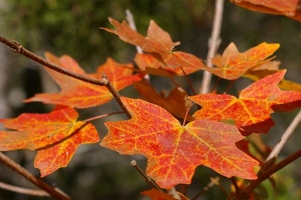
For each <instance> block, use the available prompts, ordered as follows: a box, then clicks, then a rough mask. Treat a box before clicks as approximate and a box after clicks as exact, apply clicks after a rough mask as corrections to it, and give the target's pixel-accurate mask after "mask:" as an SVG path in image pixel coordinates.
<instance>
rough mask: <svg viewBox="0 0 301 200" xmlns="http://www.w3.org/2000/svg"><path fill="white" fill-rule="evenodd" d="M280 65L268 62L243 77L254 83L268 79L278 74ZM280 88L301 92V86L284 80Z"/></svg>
mask: <svg viewBox="0 0 301 200" xmlns="http://www.w3.org/2000/svg"><path fill="white" fill-rule="evenodd" d="M279 65H280V61H271V62H267V63H265V64H263V65H260V66H258V67H255V68H253V69H252V70H249V71H247V72H246V73H245V74H244V75H243V77H245V78H248V79H251V80H253V81H257V80H260V79H262V78H264V77H266V76H267V75H271V74H274V73H276V72H278V71H279ZM278 86H279V88H281V89H283V90H294V91H301V84H298V83H295V82H293V81H289V80H286V79H284V78H283V79H282V80H281V81H280V83H279V85H278Z"/></svg>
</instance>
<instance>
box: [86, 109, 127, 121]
mask: <svg viewBox="0 0 301 200" xmlns="http://www.w3.org/2000/svg"><path fill="white" fill-rule="evenodd" d="M122 113H124V112H123V111H119V112H111V113H106V114H103V115H98V116H95V117H90V118H88V119H85V120H82V121H83V122H90V121H93V120H96V119H100V118H104V117H108V116H110V115H115V114H122Z"/></svg>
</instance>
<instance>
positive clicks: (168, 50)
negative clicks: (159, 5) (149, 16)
mask: <svg viewBox="0 0 301 200" xmlns="http://www.w3.org/2000/svg"><path fill="white" fill-rule="evenodd" d="M109 21H110V23H111V24H112V25H113V26H114V27H115V30H111V29H108V28H102V29H104V30H106V31H108V32H110V33H114V34H116V35H118V36H119V38H120V39H121V40H123V41H125V42H127V43H129V44H132V45H135V46H140V47H141V48H142V49H143V50H144V51H145V52H147V53H151V54H152V55H153V56H154V57H156V58H157V59H158V60H160V61H162V62H164V63H165V65H166V66H165V65H164V66H162V68H164V69H168V70H169V71H173V72H175V73H176V74H178V75H184V73H183V71H182V69H183V70H184V71H185V73H186V74H190V73H192V72H195V71H198V70H203V69H204V64H203V63H202V61H201V59H199V58H197V57H195V56H194V55H192V54H189V53H185V52H181V51H172V50H173V48H174V47H175V46H176V45H179V44H180V43H179V42H173V41H172V40H171V38H170V35H169V34H168V33H167V32H166V31H164V30H162V29H161V28H160V27H159V26H158V25H157V24H156V23H155V22H154V21H152V20H151V21H150V25H149V27H148V31H147V37H143V36H142V35H140V34H139V33H137V32H136V31H134V30H133V29H131V27H130V26H129V25H128V24H127V23H126V22H125V21H123V22H122V23H119V22H118V21H116V20H114V19H112V18H109ZM181 68H182V69H181Z"/></svg>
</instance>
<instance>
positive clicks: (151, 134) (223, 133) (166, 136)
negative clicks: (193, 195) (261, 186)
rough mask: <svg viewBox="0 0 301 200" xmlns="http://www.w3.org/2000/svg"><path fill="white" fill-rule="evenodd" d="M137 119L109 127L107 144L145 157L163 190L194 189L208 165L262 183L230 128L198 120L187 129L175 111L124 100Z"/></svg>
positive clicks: (151, 173) (238, 135)
mask: <svg viewBox="0 0 301 200" xmlns="http://www.w3.org/2000/svg"><path fill="white" fill-rule="evenodd" d="M122 101H123V103H124V104H125V106H126V107H127V108H128V109H129V111H130V112H131V114H132V116H133V117H132V119H130V120H124V121H119V122H106V123H105V125H106V127H107V128H108V130H109V132H108V134H107V136H106V137H105V138H104V139H103V140H102V141H101V145H102V146H104V147H107V148H110V149H113V150H116V151H118V152H119V153H121V154H128V155H131V154H143V155H145V156H146V157H147V158H148V164H147V169H146V173H147V175H148V176H150V177H151V178H153V179H154V180H155V181H156V182H157V183H158V185H159V186H160V187H162V188H171V187H173V186H175V185H177V184H180V183H184V184H189V183H190V181H191V178H192V176H193V174H194V171H195V168H196V167H197V166H199V165H205V166H207V167H210V168H212V169H213V170H215V171H217V172H218V173H220V174H222V175H224V176H226V177H232V176H239V177H242V178H245V179H256V174H255V173H254V171H253V167H254V166H255V165H257V164H258V162H257V161H256V160H254V159H252V158H251V157H249V156H248V155H246V154H245V153H243V152H242V151H240V150H239V149H238V148H237V147H236V146H235V143H236V142H238V141H240V140H241V139H243V138H244V137H243V136H242V135H241V134H240V132H239V131H238V129H237V128H236V127H235V126H233V125H229V124H225V123H220V122H215V121H210V120H203V119H201V120H196V121H192V122H190V123H188V124H187V125H186V126H182V125H181V124H180V123H179V121H178V120H177V119H175V118H174V117H173V116H172V115H171V114H170V113H169V112H167V111H166V110H164V109H162V108H161V107H159V106H157V105H155V104H151V103H148V102H146V101H143V100H139V99H137V100H135V99H129V98H124V97H122Z"/></svg>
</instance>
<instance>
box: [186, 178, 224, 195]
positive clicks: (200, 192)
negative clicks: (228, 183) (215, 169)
mask: <svg viewBox="0 0 301 200" xmlns="http://www.w3.org/2000/svg"><path fill="white" fill-rule="evenodd" d="M216 182H219V177H218V176H217V177H215V178H211V181H210V182H209V183H208V185H207V186H205V187H204V188H203V189H202V190H201V191H199V192H198V193H197V194H196V195H195V196H194V197H193V198H191V200H196V199H198V198H199V197H200V196H202V195H203V194H205V193H206V192H207V191H208V190H209V189H210V188H212V187H213V186H214V185H216V184H215V183H216Z"/></svg>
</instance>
